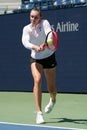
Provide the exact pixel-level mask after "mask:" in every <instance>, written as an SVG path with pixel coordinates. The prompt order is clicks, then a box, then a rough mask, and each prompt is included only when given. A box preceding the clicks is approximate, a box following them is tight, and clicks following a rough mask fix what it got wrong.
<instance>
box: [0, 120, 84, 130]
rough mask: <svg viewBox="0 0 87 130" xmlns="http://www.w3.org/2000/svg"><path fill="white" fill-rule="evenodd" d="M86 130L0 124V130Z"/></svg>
mask: <svg viewBox="0 0 87 130" xmlns="http://www.w3.org/2000/svg"><path fill="white" fill-rule="evenodd" d="M29 129H30V130H31V129H32V130H86V129H77V128H66V127H51V126H41V125H29V124H18V123H6V122H0V130H29Z"/></svg>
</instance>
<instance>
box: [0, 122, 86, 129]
mask: <svg viewBox="0 0 87 130" xmlns="http://www.w3.org/2000/svg"><path fill="white" fill-rule="evenodd" d="M0 124H6V125H15V126H17V125H18V126H31V127H42V128H43V127H45V128H55V129H61V130H64V129H67V130H87V129H80V128H69V127H54V126H44V125H30V124H21V123H12V122H0Z"/></svg>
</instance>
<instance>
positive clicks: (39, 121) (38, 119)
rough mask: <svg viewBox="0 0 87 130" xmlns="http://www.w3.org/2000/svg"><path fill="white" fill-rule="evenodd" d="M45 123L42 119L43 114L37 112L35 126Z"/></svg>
mask: <svg viewBox="0 0 87 130" xmlns="http://www.w3.org/2000/svg"><path fill="white" fill-rule="evenodd" d="M43 123H45V121H44V119H43V114H42V112H41V111H40V112H37V116H36V124H43Z"/></svg>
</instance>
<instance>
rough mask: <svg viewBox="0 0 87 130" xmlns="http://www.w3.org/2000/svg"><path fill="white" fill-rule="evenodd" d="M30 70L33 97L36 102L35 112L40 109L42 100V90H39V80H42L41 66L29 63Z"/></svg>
mask: <svg viewBox="0 0 87 130" xmlns="http://www.w3.org/2000/svg"><path fill="white" fill-rule="evenodd" d="M31 71H32V75H33V79H34V88H33V92H34V99H35V103H36V109H37V112H39V111H41V100H42V92H41V82H42V66H41V65H40V64H38V63H32V64H31Z"/></svg>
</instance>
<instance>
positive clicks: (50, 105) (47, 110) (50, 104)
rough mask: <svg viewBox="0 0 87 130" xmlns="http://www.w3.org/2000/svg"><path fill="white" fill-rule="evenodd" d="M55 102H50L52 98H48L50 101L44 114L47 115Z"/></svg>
mask: <svg viewBox="0 0 87 130" xmlns="http://www.w3.org/2000/svg"><path fill="white" fill-rule="evenodd" d="M55 102H56V101H54V102H53V101H52V98H50V101H49V103H48V104H47V106H46V107H45V110H44V111H45V113H49V112H51V111H52V109H53V107H54V104H55Z"/></svg>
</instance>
